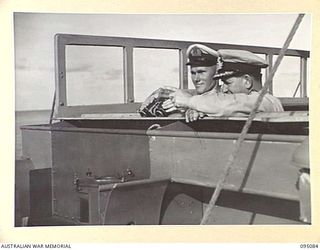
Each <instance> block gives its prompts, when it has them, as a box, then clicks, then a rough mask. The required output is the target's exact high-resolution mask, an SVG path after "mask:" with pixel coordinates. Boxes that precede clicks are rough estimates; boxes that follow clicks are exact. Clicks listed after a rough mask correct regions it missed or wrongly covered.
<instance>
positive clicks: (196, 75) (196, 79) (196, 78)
mask: <svg viewBox="0 0 320 250" xmlns="http://www.w3.org/2000/svg"><path fill="white" fill-rule="evenodd" d="M194 80H195V81H199V80H200V75H199V74H198V73H196V74H195V76H194Z"/></svg>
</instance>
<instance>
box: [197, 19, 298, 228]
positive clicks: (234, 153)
mask: <svg viewBox="0 0 320 250" xmlns="http://www.w3.org/2000/svg"><path fill="white" fill-rule="evenodd" d="M303 17H304V14H299V15H298V17H297V19H296V21H295V23H294V25H293V27H292V29H291V31H290V33H289V35H288V37H287V40H286V41H285V43H284V45H283V47H282V49H281V50H280V53H279V56H278V57H277V60H276V62H275V64H274V66H273V68H272V71H271V73H270V75H269V76H268V79H267V80H266V82H265V84H264V86H263V88H262V90H261V93H260V95H259V97H258V99H257V100H256V102H255V104H254V107H253V109H252V110H251V113H250V115H249V117H248V119H247V121H246V123H245V125H244V126H243V128H242V131H241V134H240V136H239V138H238V140H237V141H236V143H235V145H234V147H233V150H232V153H231V154H230V155H229V158H228V161H227V163H226V165H225V167H224V169H223V173H222V174H221V176H220V178H219V180H218V183H217V186H216V188H215V190H214V193H213V195H212V197H211V199H210V202H209V204H208V206H207V209H206V211H205V213H204V215H203V218H202V220H201V223H200V224H201V225H206V224H208V222H209V219H210V217H211V214H212V213H213V210H214V207H215V204H216V202H217V200H218V197H219V195H220V193H221V190H222V187H223V184H224V182H225V180H226V178H227V177H228V175H229V173H230V170H231V169H232V167H233V164H234V160H235V158H236V156H237V155H238V152H239V149H240V146H241V144H242V143H243V141H244V139H245V136H246V135H247V133H248V130H249V128H250V126H251V123H252V121H253V119H254V117H255V115H256V113H257V110H258V108H259V106H260V104H261V102H262V100H263V97H264V95H265V94H266V93H267V91H268V88H269V86H270V84H271V82H272V79H273V76H274V75H275V73H276V71H277V69H278V67H279V65H280V63H281V61H282V59H283V57H284V55H285V52H286V51H287V49H288V47H289V45H290V42H291V41H292V39H293V37H294V35H295V33H296V31H297V29H298V27H299V25H300V23H301V21H302V19H303Z"/></svg>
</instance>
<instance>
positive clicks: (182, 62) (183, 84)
mask: <svg viewBox="0 0 320 250" xmlns="http://www.w3.org/2000/svg"><path fill="white" fill-rule="evenodd" d="M186 52H187V49H180V50H179V68H180V70H179V72H180V75H179V88H182V89H187V88H188V68H187V65H186V63H187V55H186Z"/></svg>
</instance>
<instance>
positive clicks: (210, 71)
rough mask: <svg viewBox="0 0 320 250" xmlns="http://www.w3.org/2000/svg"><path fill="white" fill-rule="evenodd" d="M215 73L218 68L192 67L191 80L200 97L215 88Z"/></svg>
mask: <svg viewBox="0 0 320 250" xmlns="http://www.w3.org/2000/svg"><path fill="white" fill-rule="evenodd" d="M215 73H216V66H210V67H205V66H191V79H192V82H193V85H194V87H195V88H196V91H197V94H198V95H200V94H203V93H206V92H208V91H210V90H211V89H213V88H214V87H215V85H216V81H214V80H213V79H212V78H213V76H214V75H215Z"/></svg>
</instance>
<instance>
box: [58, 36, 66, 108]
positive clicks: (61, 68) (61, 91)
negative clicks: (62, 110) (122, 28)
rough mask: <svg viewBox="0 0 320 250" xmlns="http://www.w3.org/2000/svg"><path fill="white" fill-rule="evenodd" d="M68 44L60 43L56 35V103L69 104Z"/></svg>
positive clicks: (60, 104) (59, 104)
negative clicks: (67, 77)
mask: <svg viewBox="0 0 320 250" xmlns="http://www.w3.org/2000/svg"><path fill="white" fill-rule="evenodd" d="M65 62H66V45H65V44H63V43H60V42H59V40H58V37H55V82H56V98H57V102H56V105H57V106H58V107H61V106H67V86H66V63H65Z"/></svg>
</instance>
